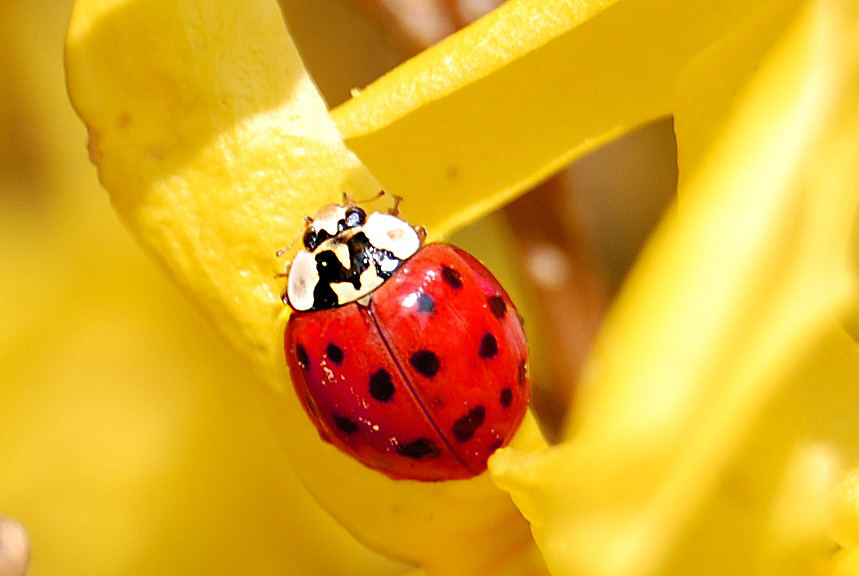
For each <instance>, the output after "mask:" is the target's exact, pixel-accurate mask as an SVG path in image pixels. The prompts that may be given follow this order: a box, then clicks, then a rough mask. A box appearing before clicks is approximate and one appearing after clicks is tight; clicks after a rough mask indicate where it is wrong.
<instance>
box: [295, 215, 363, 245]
mask: <svg viewBox="0 0 859 576" xmlns="http://www.w3.org/2000/svg"><path fill="white" fill-rule="evenodd" d="M306 220H307V226H306V227H305V229H304V236H303V237H302V242H303V243H304V249H305V250H307V251H309V252H313V251H314V250H316V248H317V247H318V246H319V245H320V244H322V243H323V242H325V241H326V240H328V239H329V238H333V237H335V236H337V235H338V234H341V233H342V232H344V231H346V230H351V229H353V228H357V227H359V226H363V225H364V223H365V222H366V221H367V213H366V212H364V210H363V209H362V208H361V207H360V206H355V205H354V204H351V205H345V206H344V205H341V204H328V205H327V206H323V207H322V208H320V209H319V211H318V212H317V213H316V216H314V217H313V218H306Z"/></svg>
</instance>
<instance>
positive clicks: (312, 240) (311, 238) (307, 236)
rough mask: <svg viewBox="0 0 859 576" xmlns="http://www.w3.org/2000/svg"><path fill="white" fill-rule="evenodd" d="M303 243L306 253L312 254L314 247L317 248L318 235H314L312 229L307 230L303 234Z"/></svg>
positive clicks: (314, 231)
mask: <svg viewBox="0 0 859 576" xmlns="http://www.w3.org/2000/svg"><path fill="white" fill-rule="evenodd" d="M302 241H303V242H304V247H305V248H306V249H307V251H308V252H313V251H314V250H316V247H317V246H319V235H318V234H317V233H316V230H314V229H313V228H308V229H307V231H306V232H305V233H304V238H303V239H302Z"/></svg>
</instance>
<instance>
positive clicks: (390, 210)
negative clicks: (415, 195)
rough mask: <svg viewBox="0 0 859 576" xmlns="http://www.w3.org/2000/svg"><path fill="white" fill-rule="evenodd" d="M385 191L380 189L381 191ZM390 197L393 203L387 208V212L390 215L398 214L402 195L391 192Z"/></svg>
mask: <svg viewBox="0 0 859 576" xmlns="http://www.w3.org/2000/svg"><path fill="white" fill-rule="evenodd" d="M384 192H385V191H384V190H382V193H384ZM391 198H393V199H394V205H393V206H391V207H390V208H388V214H390V215H391V216H399V215H400V202H402V201H403V197H402V196H397V195H396V194H391Z"/></svg>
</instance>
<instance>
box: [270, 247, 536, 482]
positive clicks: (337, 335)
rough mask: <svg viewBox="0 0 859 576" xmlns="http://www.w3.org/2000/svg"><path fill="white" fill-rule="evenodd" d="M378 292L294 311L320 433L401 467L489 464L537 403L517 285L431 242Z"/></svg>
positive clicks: (422, 473) (293, 342)
mask: <svg viewBox="0 0 859 576" xmlns="http://www.w3.org/2000/svg"><path fill="white" fill-rule="evenodd" d="M366 304H367V305H364V304H360V303H358V302H351V303H348V304H345V305H343V306H339V307H334V308H329V309H325V310H316V311H310V312H295V313H293V315H292V316H291V317H290V320H289V322H288V325H287V329H286V333H285V342H284V345H285V351H286V356H287V361H288V364H289V371H290V375H291V377H292V381H293V384H294V386H295V390H296V393H297V394H298V398H299V399H300V400H301V403H302V405H303V407H304V409H305V410H306V411H307V413H308V415H309V416H310V418H311V420H312V421H313V422H314V424H315V425H316V427H317V428H318V430H319V434H320V436H321V437H322V438H323V439H324V440H326V441H328V442H330V443H332V444H333V445H335V446H336V447H337V448H339V449H340V450H342V451H344V452H346V453H347V454H349V455H351V456H353V457H354V458H356V459H358V460H359V461H361V462H363V463H364V464H365V465H367V466H369V467H370V468H374V469H376V470H379V471H380V472H383V473H384V474H386V475H388V476H389V477H391V478H395V479H412V480H422V481H438V480H451V479H463V478H470V477H472V476H475V475H477V474H480V473H481V472H483V471H484V470H485V469H486V465H487V464H486V463H487V459H488V458H489V456H491V455H492V453H493V452H494V451H495V450H496V449H498V448H499V447H501V446H504V445H506V444H507V443H508V442H509V441H510V439H511V438H512V436H513V434H514V433H515V432H516V429H517V428H518V426H519V424H520V423H521V421H522V419H523V417H524V415H525V411H526V409H527V406H528V398H529V388H530V383H529V376H528V348H527V344H526V341H525V335H524V332H523V329H522V323H521V320H520V318H519V315H518V313H517V311H516V309H515V307H514V306H513V303H512V302H511V301H510V298H509V297H508V295H507V293H506V292H505V291H504V289H503V288H502V287H501V285H500V284H499V283H498V281H497V280H496V279H495V278H494V277H493V276H492V274H491V273H490V272H489V271H488V270H487V269H486V268H485V267H484V266H483V265H482V264H480V263H479V262H478V261H477V260H476V259H475V258H474V257H472V256H471V255H469V254H468V253H466V252H464V251H462V250H460V249H458V248H455V247H453V246H450V245H447V244H428V245H425V246H423V247H422V248H420V249H419V250H418V251H417V252H416V253H415V254H414V255H413V256H411V257H410V258H408V259H407V260H406V261H405V262H403V264H402V265H401V266H400V267H399V268H398V269H397V270H396V271H395V272H394V273H393V275H391V276H390V278H388V279H387V280H385V282H384V283H383V284H382V285H381V286H380V287H379V288H377V289H376V290H375V291H374V292H373V293H372V295H371V298H370V301H369V303H366Z"/></svg>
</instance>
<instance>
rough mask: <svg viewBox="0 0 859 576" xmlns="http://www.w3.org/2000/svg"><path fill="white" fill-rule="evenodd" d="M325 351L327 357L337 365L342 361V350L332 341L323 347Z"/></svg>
mask: <svg viewBox="0 0 859 576" xmlns="http://www.w3.org/2000/svg"><path fill="white" fill-rule="evenodd" d="M325 353H326V354H327V355H328V359H329V360H331V361H332V362H334V363H335V364H337V365H338V366H339V365H340V364H342V363H343V356H344V354H343V350H342V349H341V348H340V346H338V345H337V344H335V343H334V342H331V343H329V344H328V346H327V347H326V348H325Z"/></svg>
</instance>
